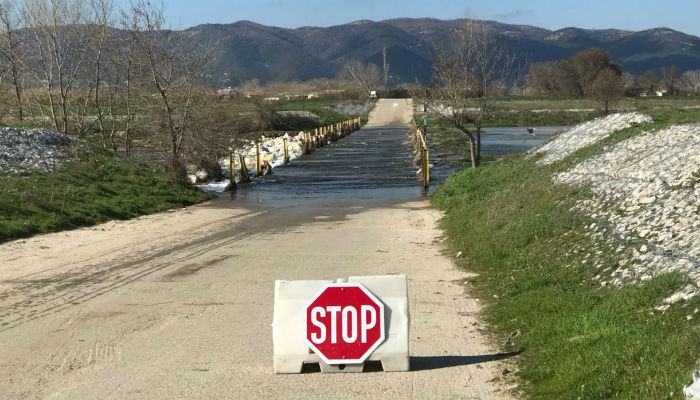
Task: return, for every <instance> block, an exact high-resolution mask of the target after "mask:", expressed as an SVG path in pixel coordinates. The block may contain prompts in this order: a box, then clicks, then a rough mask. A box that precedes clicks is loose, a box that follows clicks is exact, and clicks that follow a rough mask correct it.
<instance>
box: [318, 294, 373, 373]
mask: <svg viewBox="0 0 700 400" xmlns="http://www.w3.org/2000/svg"><path fill="white" fill-rule="evenodd" d="M305 316H306V318H305V319H306V321H305V323H304V328H305V330H306V332H305V341H306V344H307V345H308V346H309V347H310V348H311V349H312V350H313V351H314V353H316V354H318V356H319V357H321V359H323V361H325V362H326V363H327V364H353V363H361V362H364V361H365V359H366V358H367V357H369V355H370V354H372V352H373V351H374V350H375V349H376V348H377V347H379V345H380V344H382V342H383V341H384V304H382V302H381V301H379V300H378V299H377V298H376V297H374V295H372V293H370V292H369V290H367V289H366V288H365V287H364V286H362V285H361V284H359V283H329V284H328V285H326V286H325V287H323V288H322V289H321V290H320V291H319V292H318V294H316V296H314V297H313V299H311V302H309V305H308V306H306V312H305Z"/></svg>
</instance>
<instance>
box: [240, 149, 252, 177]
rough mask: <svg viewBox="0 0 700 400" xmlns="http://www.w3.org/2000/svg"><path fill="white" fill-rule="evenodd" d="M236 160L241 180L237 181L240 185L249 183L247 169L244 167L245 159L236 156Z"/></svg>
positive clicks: (241, 156)
mask: <svg viewBox="0 0 700 400" xmlns="http://www.w3.org/2000/svg"><path fill="white" fill-rule="evenodd" d="M238 160H239V161H240V163H241V179H239V180H238V182H240V183H248V182H250V175H249V174H248V167H247V166H246V165H245V157H243V154H239V155H238Z"/></svg>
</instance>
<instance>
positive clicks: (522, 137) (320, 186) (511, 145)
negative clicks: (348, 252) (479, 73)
mask: <svg viewBox="0 0 700 400" xmlns="http://www.w3.org/2000/svg"><path fill="white" fill-rule="evenodd" d="M561 129H566V127H537V128H535V131H534V135H533V134H530V133H528V132H527V130H526V128H486V129H485V132H484V133H483V135H482V154H484V155H494V156H500V155H505V154H511V153H518V152H521V151H524V150H527V149H529V148H530V147H533V146H536V145H538V144H540V143H542V142H543V141H545V140H547V139H548V138H549V137H550V136H551V134H552V132H554V131H556V130H561ZM407 139H408V129H407V128H406V127H381V128H378V127H365V128H363V129H361V130H359V131H356V132H353V133H352V134H350V135H349V136H346V137H345V138H342V139H340V140H338V141H337V142H334V143H331V144H329V145H327V146H325V147H322V148H320V149H318V150H316V151H315V152H313V153H312V154H310V155H306V156H302V157H300V158H297V159H295V160H292V162H291V163H289V164H288V165H286V166H280V167H277V168H275V169H274V170H273V174H272V175H268V176H264V177H260V178H255V179H254V180H253V182H252V183H249V184H242V185H239V187H238V190H236V191H235V192H233V193H220V194H219V197H220V198H221V199H222V200H224V199H228V200H230V201H233V202H235V203H236V204H239V205H244V206H247V207H254V208H290V207H291V208H299V209H315V208H327V207H339V206H341V207H342V206H347V207H352V206H361V207H365V206H368V205H372V204H378V203H387V202H389V203H393V202H403V201H411V200H416V199H419V198H422V197H425V196H428V195H430V194H432V193H433V192H434V191H435V189H436V188H437V187H438V186H439V185H440V183H442V182H443V181H444V180H445V178H447V176H449V175H450V174H452V173H453V172H455V171H457V170H458V169H460V168H463V167H464V166H466V165H467V164H465V163H463V162H455V157H447V156H446V157H442V156H441V155H440V154H438V153H437V152H436V153H434V154H433V155H432V157H431V160H430V161H431V164H432V165H433V167H432V168H431V185H430V189H427V190H426V189H424V188H423V184H422V182H421V180H420V175H419V174H418V173H417V168H416V167H415V166H414V165H413V152H412V150H411V148H410V146H409V145H408V144H407Z"/></svg>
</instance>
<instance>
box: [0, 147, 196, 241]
mask: <svg viewBox="0 0 700 400" xmlns="http://www.w3.org/2000/svg"><path fill="white" fill-rule="evenodd" d="M208 198H209V195H207V194H205V193H202V192H200V191H198V190H196V189H194V188H192V187H191V186H189V185H185V184H183V183H180V182H177V181H175V180H174V179H173V178H172V176H171V175H170V174H169V173H168V172H167V171H166V170H165V169H164V168H163V167H162V166H159V165H155V164H148V163H143V162H137V161H134V160H128V159H123V158H121V157H117V156H116V155H115V154H114V153H112V152H111V151H108V150H103V149H99V148H93V149H90V150H88V149H86V148H84V147H81V148H78V147H76V148H75V149H74V154H73V157H72V159H71V160H70V161H68V162H66V163H65V164H64V165H62V166H61V167H60V168H59V169H58V170H57V171H54V172H52V173H40V172H34V173H31V174H28V175H23V176H2V177H0V242H3V241H7V240H10V239H16V238H21V237H27V236H30V235H34V234H38V233H45V232H55V231H59V230H63V229H71V228H76V227H80V226H88V225H94V224H98V223H101V222H105V221H108V220H111V219H128V218H133V217H137V216H140V215H144V214H151V213H154V212H158V211H164V210H168V209H171V208H175V207H183V206H186V205H190V204H195V203H199V202H201V201H204V200H206V199H208Z"/></svg>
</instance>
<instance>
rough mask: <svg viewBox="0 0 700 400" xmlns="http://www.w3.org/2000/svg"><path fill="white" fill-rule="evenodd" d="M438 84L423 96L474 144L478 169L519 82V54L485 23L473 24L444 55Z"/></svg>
mask: <svg viewBox="0 0 700 400" xmlns="http://www.w3.org/2000/svg"><path fill="white" fill-rule="evenodd" d="M437 52H438V57H437V61H436V63H435V71H434V78H433V84H432V85H431V86H430V87H429V88H428V89H426V90H425V91H424V92H423V93H422V96H421V95H419V97H422V100H423V102H424V103H425V105H426V107H427V108H428V110H429V111H430V112H432V113H434V114H436V115H437V116H439V117H440V118H441V119H443V120H445V121H448V122H449V123H450V124H452V125H453V126H454V127H455V128H457V129H458V130H459V131H460V132H461V133H462V134H463V135H464V136H465V137H466V139H467V140H468V142H469V151H470V154H471V163H472V167H473V168H476V167H478V166H479V164H480V161H481V131H482V127H483V124H484V122H485V121H486V119H487V118H488V117H489V116H491V115H492V114H493V112H494V110H495V107H496V100H497V99H498V98H499V97H501V96H503V95H505V94H506V92H507V89H508V86H509V85H510V84H511V83H512V82H514V81H515V80H516V78H517V75H518V72H519V71H517V68H516V58H515V52H514V51H512V50H511V49H508V48H507V47H506V46H505V45H504V44H503V43H501V42H499V41H498V40H497V39H496V38H495V37H494V36H493V35H492V34H491V32H489V31H488V30H487V27H486V25H485V24H484V23H483V22H480V21H475V20H472V19H467V20H465V22H464V25H463V26H462V27H461V28H460V29H458V30H456V31H455V32H454V35H453V43H452V46H451V48H450V49H449V50H447V51H442V50H438V51H437Z"/></svg>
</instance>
